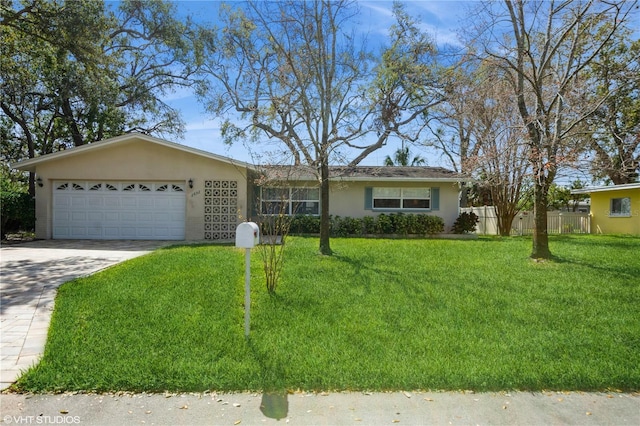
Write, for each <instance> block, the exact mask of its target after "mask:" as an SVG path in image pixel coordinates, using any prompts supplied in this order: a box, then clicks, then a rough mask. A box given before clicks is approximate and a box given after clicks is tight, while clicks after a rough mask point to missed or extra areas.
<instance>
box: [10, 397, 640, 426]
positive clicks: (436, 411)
mask: <svg viewBox="0 0 640 426" xmlns="http://www.w3.org/2000/svg"><path fill="white" fill-rule="evenodd" d="M0 411H1V412H2V415H1V416H0V423H2V424H7V425H8V424H51V423H57V424H61V423H64V424H82V425H116V424H122V425H123V424H148V425H238V424H243V425H262V424H267V425H268V424H287V425H384V424H396V423H397V424H409V425H419V424H428V425H477V424H479V425H491V424H497V425H639V424H640V395H638V394H617V393H578V392H567V393H558V392H547V393H525V392H514V393H480V394H473V393H462V392H458V393H456V392H443V393H438V392H424V393H420V392H412V393H409V392H396V393H374V394H363V393H329V394H326V393H323V394H312V393H295V394H290V395H286V396H284V395H281V396H279V397H276V399H275V400H274V398H273V397H263V396H262V395H260V394H248V393H239V394H219V395H218V394H212V393H204V394H164V395H163V394H106V395H105V394H95V395H72V394H60V395H14V394H5V395H1V396H0Z"/></svg>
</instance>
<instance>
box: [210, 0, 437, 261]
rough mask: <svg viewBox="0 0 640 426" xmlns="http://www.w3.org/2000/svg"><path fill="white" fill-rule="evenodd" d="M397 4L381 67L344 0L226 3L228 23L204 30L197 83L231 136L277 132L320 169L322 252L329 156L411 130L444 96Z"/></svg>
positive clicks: (295, 156)
mask: <svg viewBox="0 0 640 426" xmlns="http://www.w3.org/2000/svg"><path fill="white" fill-rule="evenodd" d="M396 14H397V16H398V25H397V26H396V27H395V28H396V31H395V32H392V45H391V47H390V48H389V49H387V50H386V51H385V52H384V54H383V55H382V61H381V63H380V64H379V65H378V66H377V67H376V66H375V65H376V62H375V61H374V59H373V58H374V57H373V56H372V55H371V54H370V53H369V52H368V51H367V50H366V49H364V48H358V47H357V42H356V39H357V37H356V36H355V35H354V34H353V33H351V32H349V28H352V25H351V24H352V23H353V20H354V18H355V17H356V16H357V9H356V8H355V3H354V2H352V1H347V0H340V1H329V0H314V1H305V2H298V1H294V0H287V1H280V2H262V1H260V2H259V1H250V2H248V3H247V4H246V7H241V8H238V9H230V8H229V7H224V8H223V9H222V13H221V19H222V20H223V27H222V28H221V29H220V30H219V31H211V32H209V34H207V35H206V37H205V40H206V44H207V48H208V51H209V52H208V55H207V56H208V57H207V66H206V72H207V74H208V77H209V81H208V83H209V85H208V86H203V88H202V90H201V92H200V93H201V95H202V97H203V98H204V99H205V102H206V103H207V105H208V109H209V110H210V111H211V112H213V113H215V114H224V115H226V121H225V122H224V125H223V127H222V134H223V137H224V139H225V142H227V143H232V142H233V141H236V140H243V141H246V140H252V141H256V142H258V141H260V142H262V141H261V139H262V138H264V137H266V138H268V139H271V140H276V141H278V142H280V143H281V144H282V145H283V146H284V148H285V149H286V151H288V153H289V154H290V155H291V157H292V162H293V164H294V165H300V164H306V165H308V166H310V167H311V168H312V169H313V170H314V171H315V172H316V174H317V179H318V183H319V186H320V209H321V212H320V218H321V227H320V252H321V253H322V254H331V247H330V243H329V225H330V223H329V163H330V161H331V160H332V159H335V158H336V156H337V152H338V150H340V149H352V150H356V152H359V153H358V154H357V155H356V157H355V158H354V159H353V160H351V161H350V162H349V163H350V165H356V164H358V163H359V162H360V161H362V160H363V159H364V158H366V156H367V155H369V154H370V153H371V152H373V151H375V150H377V149H379V148H381V147H382V146H384V145H385V143H386V141H387V139H388V138H389V137H390V136H391V135H394V134H396V135H399V136H401V137H403V138H412V137H415V136H414V135H415V132H416V129H415V128H411V127H410V124H412V123H413V122H415V121H417V120H418V119H419V118H421V117H422V116H423V114H424V112H425V111H426V109H427V108H428V107H429V106H430V105H431V104H432V103H434V102H437V99H438V95H437V93H436V94H435V95H433V96H431V95H432V93H433V92H434V90H432V84H431V80H430V79H431V77H432V76H433V75H434V72H435V70H434V71H431V70H430V68H429V67H428V66H427V62H428V61H429V60H430V58H431V55H432V53H433V46H432V44H431V43H429V42H428V40H426V38H425V37H424V36H423V35H422V34H420V32H419V31H418V30H417V29H416V28H417V27H416V26H415V25H414V22H413V21H412V20H410V19H409V18H408V16H407V15H406V14H404V13H403V10H402V8H400V7H397V9H396ZM392 68H393V69H392ZM392 71H393V72H392ZM376 76H377V78H376ZM230 112H232V113H233V114H229V113H230ZM405 129H406V131H405ZM418 130H419V129H418Z"/></svg>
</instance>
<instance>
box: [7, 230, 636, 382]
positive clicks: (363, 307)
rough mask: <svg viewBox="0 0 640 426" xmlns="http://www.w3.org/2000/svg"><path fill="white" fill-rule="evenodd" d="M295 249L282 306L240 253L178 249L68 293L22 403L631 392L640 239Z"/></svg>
mask: <svg viewBox="0 0 640 426" xmlns="http://www.w3.org/2000/svg"><path fill="white" fill-rule="evenodd" d="M317 246H318V240H317V239H315V238H313V239H312V238H290V239H289V241H288V243H287V248H286V250H287V251H286V253H287V260H286V263H285V271H284V277H283V281H282V282H281V284H280V286H279V287H278V293H277V295H276V296H269V295H268V294H267V292H266V290H265V286H264V278H263V276H262V272H261V265H260V257H259V256H258V253H257V252H256V253H254V255H253V256H252V302H253V303H252V309H251V314H252V317H251V337H250V339H249V340H248V341H247V340H245V338H244V328H243V325H244V322H243V312H244V311H243V300H244V294H243V292H244V250H238V249H235V248H232V247H220V246H178V247H172V248H167V249H162V250H158V251H156V252H154V253H152V254H150V255H147V256H144V257H141V258H137V259H134V260H131V261H128V262H126V263H124V264H121V265H118V266H116V267H113V268H110V269H108V270H106V271H104V272H101V273H99V274H97V275H94V276H92V277H88V278H83V279H79V280H75V281H72V282H69V283H67V284H65V285H63V286H62V287H61V288H60V290H59V293H58V297H57V299H56V305H55V311H54V314H53V319H52V325H51V329H50V331H49V340H48V342H47V346H46V349H45V354H44V357H43V359H42V361H41V362H40V363H39V364H38V365H37V366H36V367H34V368H32V369H30V370H29V371H28V372H27V373H26V374H25V375H23V377H22V378H20V380H19V381H18V383H17V386H16V387H17V389H20V390H25V391H63V390H96V391H110V390H132V391H142V390H146V391H163V390H175V391H178V390H179V391H202V390H207V389H211V390H217V391H241V390H275V389H289V390H292V389H304V390H416V389H432V390H435V389H439V390H456V389H473V390H478V391H483V390H511V389H518V390H542V389H547V390H605V389H619V390H638V389H640V279H639V277H640V238H635V237H614V236H610V237H603V236H558V237H552V238H551V249H552V251H553V252H554V254H555V255H556V256H557V257H556V259H555V260H554V261H552V262H541V263H537V262H534V261H532V260H530V259H529V258H528V255H529V253H530V251H531V240H530V239H528V238H508V239H497V238H481V239H478V240H469V241H452V240H372V239H333V240H332V248H333V249H334V251H335V252H336V254H335V256H332V257H323V256H319V255H318V254H317Z"/></svg>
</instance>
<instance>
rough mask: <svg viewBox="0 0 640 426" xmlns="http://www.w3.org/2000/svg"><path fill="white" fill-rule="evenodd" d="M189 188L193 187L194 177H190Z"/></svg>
mask: <svg viewBox="0 0 640 426" xmlns="http://www.w3.org/2000/svg"><path fill="white" fill-rule="evenodd" d="M189 188H191V189H193V179H189Z"/></svg>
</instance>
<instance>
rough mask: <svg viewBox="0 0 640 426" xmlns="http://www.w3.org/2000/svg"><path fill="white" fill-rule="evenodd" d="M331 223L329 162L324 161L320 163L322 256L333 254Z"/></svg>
mask: <svg viewBox="0 0 640 426" xmlns="http://www.w3.org/2000/svg"><path fill="white" fill-rule="evenodd" d="M330 232H331V222H330V220H329V162H328V160H327V159H322V160H321V163H320V254H324V255H327V256H330V255H331V254H332V251H331V245H330V243H329V234H330Z"/></svg>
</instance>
